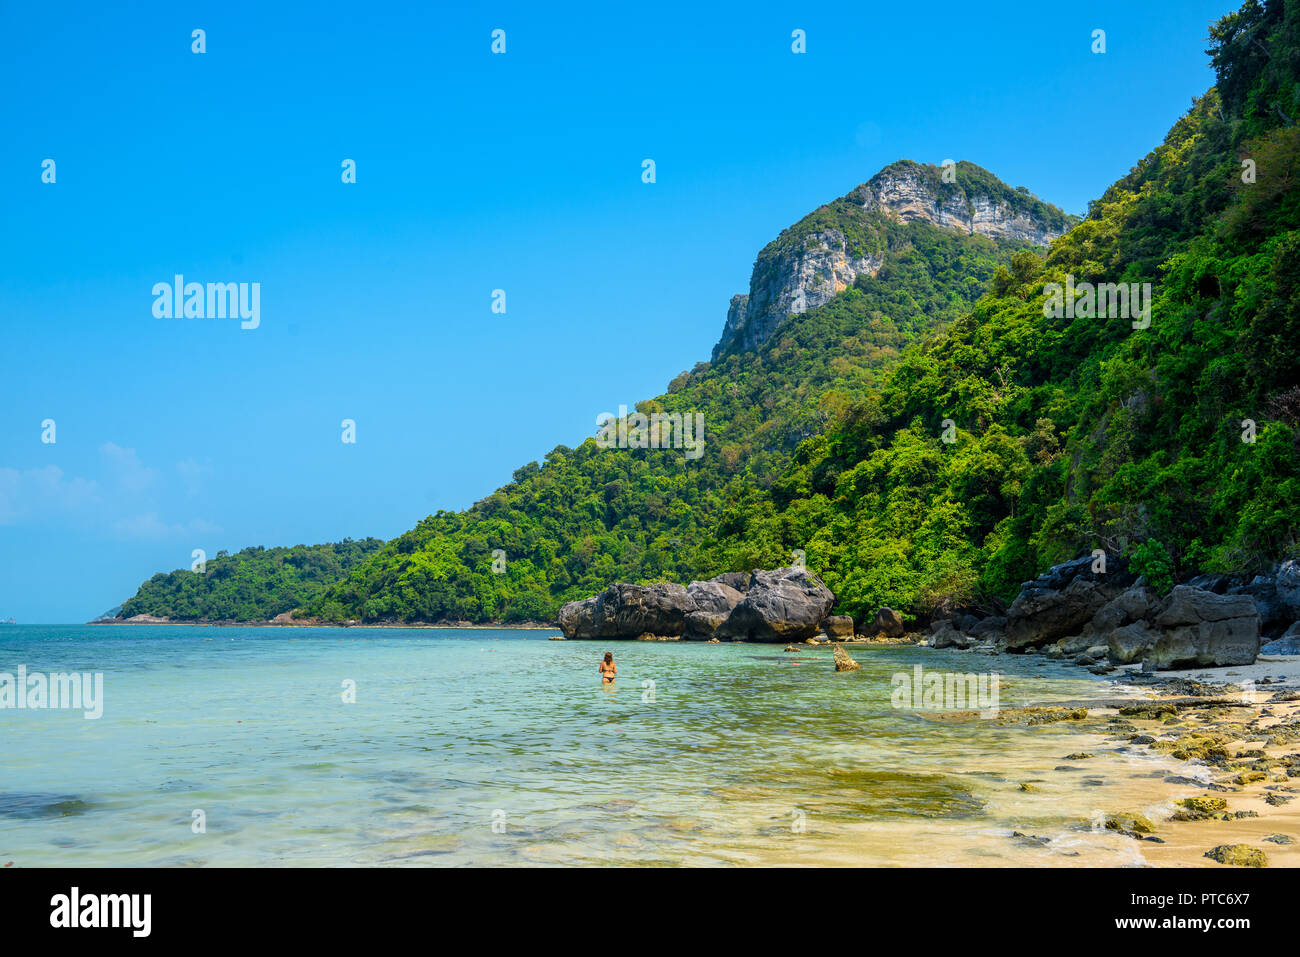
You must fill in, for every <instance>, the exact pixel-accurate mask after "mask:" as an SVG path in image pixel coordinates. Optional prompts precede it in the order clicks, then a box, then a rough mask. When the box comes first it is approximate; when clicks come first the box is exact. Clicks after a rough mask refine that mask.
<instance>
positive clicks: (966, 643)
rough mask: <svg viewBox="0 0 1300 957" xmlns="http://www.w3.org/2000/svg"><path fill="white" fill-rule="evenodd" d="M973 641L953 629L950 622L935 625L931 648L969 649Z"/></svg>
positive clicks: (931, 637)
mask: <svg viewBox="0 0 1300 957" xmlns="http://www.w3.org/2000/svg"><path fill="white" fill-rule="evenodd" d="M970 645H971V641H970V639H969V638H967V637H966V636H965V635H964V634H962V633H961V632H960V631H958V630H957V629H956V628H954V627H953V624H952V622H950V621H940V622H936V623H935V629H934V633H933V634H932V635H931V636H930V647H931V648H961V649H965V648H969V647H970Z"/></svg>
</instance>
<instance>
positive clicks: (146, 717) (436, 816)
mask: <svg viewBox="0 0 1300 957" xmlns="http://www.w3.org/2000/svg"><path fill="white" fill-rule="evenodd" d="M548 634H551V633H550V632H537V631H504V630H503V631H484V630H465V631H459V630H418V629H409V630H407V629H403V630H391V629H390V630H379V629H355V628H354V629H336V628H294V629H285V628H206V627H179V626H177V627H173V626H130V627H128V626H116V627H114V626H108V627H106V626H98V627H91V626H13V625H10V626H0V672H9V673H13V672H16V670H17V667H18V665H20V664H21V665H26V666H27V669H28V671H29V672H36V671H39V672H46V673H51V672H66V671H90V672H96V671H97V672H103V674H104V698H105V702H104V714H103V717H102V718H100V719H98V720H86V719H85V718H83V717H82V715H81V713H80V712H75V711H52V710H47V711H30V710H24V711H16V710H0V866H4V865H5V864H7V863H8V862H10V861H13V862H14V865H15V866H35V865H54V866H59V865H78V866H84V865H90V866H95V865H109V864H114V865H142V864H150V865H168V866H172V865H180V866H202V865H240V866H273V865H290V866H292V865H468V864H616V865H617V864H665V865H668V864H683V863H688V864H775V863H791V864H818V863H821V864H829V863H844V864H920V865H943V864H952V865H999V864H1004V865H1024V864H1049V865H1050V864H1055V865H1061V864H1073V863H1087V864H1094V863H1095V864H1124V863H1140V862H1141V860H1142V858H1141V847H1140V845H1139V844H1138V842H1134V841H1132V840H1130V839H1127V838H1123V837H1120V836H1117V835H1114V834H1108V833H1100V834H1099V833H1094V832H1093V831H1091V830H1089V829H1088V828H1086V827H1080V826H1079V822H1080V821H1081V820H1082V821H1086V820H1087V819H1088V818H1089V817H1090V816H1091V815H1092V814H1093V813H1094V812H1095V811H1096V810H1097V809H1110V810H1114V809H1118V808H1120V807H1129V806H1132V803H1133V802H1134V801H1137V800H1139V799H1140V800H1148V801H1149V800H1150V799H1151V789H1152V783H1151V782H1152V780H1153V779H1154V778H1158V777H1160V772H1161V770H1162V769H1165V768H1172V763H1170V764H1167V765H1166V764H1162V763H1160V762H1164V761H1166V760H1167V759H1164V758H1153V757H1149V756H1145V755H1142V756H1139V755H1129V754H1126V753H1123V752H1118V751H1116V750H1115V744H1114V743H1113V742H1112V743H1109V744H1107V743H1105V742H1104V741H1103V740H1102V739H1101V738H1094V737H1092V736H1088V735H1081V734H1079V733H1075V732H1068V731H1065V730H1061V729H1060V728H1053V727H1051V726H1047V727H1042V728H1035V729H1017V728H999V727H995V726H993V725H991V724H990V723H988V722H975V723H970V724H959V725H947V724H940V723H936V722H934V721H932V720H929V719H927V718H925V717H923V716H921V715H919V714H916V713H914V712H910V711H904V710H896V709H894V708H892V707H890V703H889V699H890V693H891V691H892V690H893V686H892V685H891V681H890V679H891V676H892V675H893V674H895V673H898V672H911V670H912V667H913V666H914V665H916V664H923V665H924V666H925V668H926V669H932V670H944V669H949V670H953V671H959V672H968V671H971V670H974V669H996V670H998V671H999V672H1000V674H1001V676H1002V695H1001V699H1002V700H1001V704H1002V706H1003V707H1009V706H1013V705H1017V704H1024V703H1028V702H1043V701H1050V700H1062V699H1067V698H1075V697H1083V696H1088V695H1096V694H1097V693H1098V692H1101V691H1104V692H1105V693H1113V692H1114V690H1115V689H1114V688H1113V687H1112V686H1109V685H1103V683H1102V682H1100V681H1099V680H1097V679H1095V678H1093V677H1092V676H1090V675H1087V674H1086V673H1083V672H1082V669H1078V668H1072V667H1068V666H1064V665H1058V664H1054V663H1049V662H1045V661H1042V660H1040V659H1036V658H1017V657H1006V656H1003V657H999V658H987V657H981V656H974V655H970V654H966V655H962V654H959V653H956V652H947V651H938V652H936V651H930V650H927V649H918V648H910V647H897V648H868V647H864V646H850V649H851V653H852V654H853V655H854V656H855V657H856V658H857V660H858V661H859V662H860V663H861V664H862V665H863V670H862V671H859V672H851V673H845V674H835V673H834V672H833V671H832V665H831V655H830V651H829V650H828V649H822V648H817V649H812V648H810V649H807V650H803V651H801V652H800V653H799V654H798V655H794V654H786V653H783V652H782V651H781V646H780V645H777V646H764V645H732V644H722V645H709V644H698V643H669V642H663V643H649V642H610V643H608V644H601V643H592V642H575V641H567V642H558V641H547V640H546V635H548ZM606 650H611V651H613V652H614V654H615V659H616V661H617V662H618V665H619V680H618V682H617V684H616V685H615V686H614V687H612V688H610V687H604V686H602V685H601V684H600V682H599V680H598V678H597V675H596V665H597V662H598V660H599V658H600V655H601V654H602V653H603V652H604V651H606ZM347 681H351V682H355V686H356V702H355V703H353V704H349V703H344V701H343V700H342V695H343V690H344V683H345V682H347ZM647 682H653V687H652V688H651V686H650V685H648V684H647ZM1090 746H1091V747H1097V748H1098V753H1097V757H1096V758H1094V759H1092V760H1091V761H1089V762H1088V763H1087V766H1086V767H1084V766H1082V763H1079V762H1076V763H1077V764H1079V765H1080V766H1079V767H1078V768H1077V769H1075V768H1073V767H1071V762H1069V761H1065V760H1063V758H1064V755H1066V754H1068V753H1071V752H1075V751H1078V750H1080V749H1082V748H1084V747H1090ZM1061 766H1066V767H1071V769H1070V770H1057V768H1058V767H1061ZM1023 781H1035V782H1038V783H1037V784H1036V785H1035V787H1037V789H1038V790H1037V791H1036V792H1033V793H1030V792H1025V791H1022V790H1021V788H1020V783H1021V782H1023ZM195 810H201V811H203V813H204V815H205V816H206V827H207V830H206V833H200V834H196V833H194V832H193V829H192V826H191V825H192V821H193V812H194V811H195ZM1012 830H1020V831H1024V832H1029V833H1032V834H1033V835H1035V836H1036V837H1037V838H1040V839H1039V840H1032V841H1030V840H1025V839H1023V838H1013V837H1012V836H1011V832H1012Z"/></svg>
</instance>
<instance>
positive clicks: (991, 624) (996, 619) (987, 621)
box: [966, 615, 1007, 638]
mask: <svg viewBox="0 0 1300 957" xmlns="http://www.w3.org/2000/svg"><path fill="white" fill-rule="evenodd" d="M1006 627H1007V620H1006V619H1005V618H1003V617H1002V616H1001V615H991V616H990V617H988V618H984V619H981V621H980V622H979V624H977V625H976V626H975V627H974V628H972V629H971V630H970V631H968V632H966V634H968V635H970V636H971V637H972V638H990V637H993V636H995V635H1000V634H1002V632H1004V631H1005V630H1006Z"/></svg>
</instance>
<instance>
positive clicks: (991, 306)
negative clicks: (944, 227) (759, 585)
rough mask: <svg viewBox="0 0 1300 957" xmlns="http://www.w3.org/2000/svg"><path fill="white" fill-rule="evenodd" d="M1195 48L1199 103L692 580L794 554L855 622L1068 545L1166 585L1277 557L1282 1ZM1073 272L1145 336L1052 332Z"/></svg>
mask: <svg viewBox="0 0 1300 957" xmlns="http://www.w3.org/2000/svg"><path fill="white" fill-rule="evenodd" d="M1211 39H1212V47H1211V51H1210V52H1211V54H1212V56H1213V62H1214V65H1215V68H1216V70H1217V72H1218V76H1219V84H1218V86H1217V88H1216V89H1212V90H1211V91H1210V92H1209V93H1207V94H1206V95H1205V96H1204V97H1202V98H1201V99H1200V100H1198V101H1197V102H1196V104H1195V105H1194V107H1193V109H1192V110H1191V111H1190V112H1189V113H1188V114H1187V115H1186V116H1185V117H1183V118H1182V119H1180V120H1179V121H1178V123H1176V124H1175V126H1174V127H1173V129H1172V130H1171V131H1170V133H1169V135H1168V137H1167V138H1166V140H1165V142H1164V143H1163V144H1162V145H1161V146H1159V147H1158V148H1157V149H1155V150H1154V151H1153V152H1152V153H1151V154H1150V155H1148V156H1147V157H1145V158H1144V159H1143V160H1142V161H1141V162H1140V163H1139V164H1138V165H1137V166H1136V167H1135V168H1134V169H1133V171H1132V172H1131V173H1130V174H1129V175H1128V176H1126V177H1125V178H1124V179H1122V180H1120V181H1119V182H1118V183H1116V184H1114V185H1113V186H1112V187H1111V188H1110V189H1109V190H1107V191H1106V193H1105V195H1104V196H1102V198H1101V199H1100V200H1098V201H1097V202H1095V203H1093V204H1092V206H1091V208H1090V210H1089V214H1088V217H1087V219H1086V220H1085V221H1084V222H1083V223H1082V224H1080V225H1079V226H1077V227H1075V228H1074V229H1073V230H1072V231H1071V232H1069V233H1068V234H1067V235H1066V236H1064V237H1063V238H1061V239H1059V240H1057V241H1056V242H1055V243H1053V245H1052V247H1051V250H1050V252H1049V254H1048V255H1047V257H1046V259H1045V260H1044V259H1042V258H1040V257H1038V256H1036V255H1034V254H1032V253H1024V254H1020V255H1017V256H1016V257H1015V258H1014V259H1013V261H1012V264H1011V266H1010V268H1008V269H1000V270H999V271H998V275H997V276H996V277H995V279H994V281H993V284H992V288H991V289H990V292H989V294H988V295H987V296H985V297H984V298H982V299H981V300H980V301H979V303H978V304H977V305H976V307H975V308H974V309H973V310H972V311H971V312H970V313H969V314H967V315H964V316H963V317H961V318H960V319H959V320H958V321H957V322H955V323H954V324H953V325H952V326H951V327H950V328H949V329H947V330H946V331H945V332H944V333H942V334H939V335H936V336H932V337H930V338H928V339H927V340H926V341H925V342H924V343H922V344H920V345H918V346H916V347H915V348H912V349H910V350H908V351H907V352H906V353H905V354H904V355H903V357H902V358H901V360H900V362H899V363H898V364H897V365H896V366H894V367H893V368H892V369H891V370H890V372H889V374H888V375H887V376H885V377H883V378H882V380H881V382H880V385H879V387H878V388H875V389H873V390H871V393H870V394H869V395H868V396H867V398H866V399H865V400H864V401H862V402H861V403H858V404H856V405H855V406H854V407H852V408H851V409H848V410H846V411H845V412H844V413H842V414H841V415H840V416H839V417H838V418H837V419H836V421H835V422H834V423H832V424H831V426H830V427H829V428H828V429H827V430H826V431H825V432H824V433H823V434H821V435H818V436H816V437H813V438H811V439H810V440H808V441H807V442H805V443H804V444H803V445H802V446H801V447H800V448H799V450H798V452H797V453H796V456H795V461H794V464H793V465H792V467H791V468H790V469H789V470H787V472H786V473H785V474H783V475H782V476H781V477H780V478H779V479H777V480H776V481H775V482H774V483H773V486H772V489H771V491H770V492H765V491H762V490H752V491H750V492H749V493H748V494H747V495H746V496H744V497H743V498H741V499H740V500H738V501H736V502H734V503H731V504H729V506H728V508H727V509H726V510H725V512H724V515H723V518H722V520H721V521H720V522H719V525H718V527H717V529H716V533H717V534H716V537H715V538H714V539H713V540H712V541H711V542H710V546H709V549H708V554H709V556H710V559H711V563H712V564H722V565H736V566H739V565H743V564H750V563H752V564H757V565H762V564H770V563H771V562H773V561H776V560H778V559H779V558H780V557H781V556H782V555H783V554H784V552H785V551H786V549H787V548H788V547H789V546H790V545H791V544H792V543H800V544H801V545H802V546H803V547H805V548H806V549H807V552H808V561H809V565H810V567H813V568H815V569H818V570H820V571H821V572H822V573H823V575H824V577H825V580H826V583H827V584H828V585H829V586H830V587H831V588H832V590H834V591H835V592H836V594H837V596H838V597H839V602H840V609H841V610H842V611H846V612H849V613H853V614H863V613H869V612H870V611H873V610H874V609H875V607H877V606H878V605H879V604H883V603H889V604H894V605H896V606H897V605H901V606H903V607H907V608H910V609H913V610H916V611H919V612H926V611H928V610H930V609H932V608H934V607H935V606H942V605H945V604H952V603H960V602H962V601H965V600H969V599H971V598H977V597H979V596H989V595H997V596H1001V597H1009V596H1011V595H1012V594H1014V592H1015V590H1016V588H1017V586H1018V584H1019V583H1020V582H1022V581H1023V580H1025V579H1027V578H1029V577H1032V576H1033V575H1034V574H1036V573H1038V572H1039V571H1041V570H1042V569H1044V568H1045V567H1046V566H1048V565H1049V564H1051V563H1053V562H1056V561H1059V560H1062V559H1064V558H1068V557H1071V556H1072V555H1074V554H1077V553H1078V551H1079V550H1081V549H1093V548H1098V547H1100V548H1105V549H1107V550H1108V551H1109V552H1110V553H1111V554H1116V553H1132V554H1133V556H1134V558H1135V561H1136V564H1137V566H1138V568H1139V570H1147V569H1154V568H1156V567H1159V566H1166V565H1170V566H1172V570H1173V572H1174V574H1175V575H1177V574H1179V573H1183V574H1186V573H1188V572H1190V571H1193V570H1206V571H1224V572H1250V571H1254V570H1257V569H1259V568H1261V567H1262V566H1263V565H1265V564H1267V563H1268V562H1270V561H1273V560H1277V559H1279V558H1286V557H1294V556H1295V555H1296V554H1297V552H1298V549H1297V531H1298V530H1300V449H1298V445H1300V439H1298V432H1297V425H1298V424H1300V363H1298V362H1297V357H1298V355H1300V350H1298V344H1300V339H1298V334H1300V190H1298V189H1297V186H1300V182H1298V180H1300V129H1297V127H1296V126H1295V123H1294V119H1293V117H1294V115H1295V114H1297V113H1300V97H1298V94H1300V86H1298V85H1297V77H1298V76H1300V5H1298V4H1295V3H1292V4H1290V5H1289V6H1288V5H1286V4H1283V3H1277V2H1275V3H1270V4H1268V5H1267V6H1264V5H1261V4H1257V3H1254V2H1251V3H1248V4H1247V5H1246V6H1245V7H1243V8H1242V10H1241V11H1240V12H1238V13H1236V14H1233V15H1231V16H1228V17H1226V18H1224V19H1223V20H1222V21H1221V22H1220V23H1219V24H1218V25H1217V26H1216V27H1215V28H1214V29H1213V31H1212V35H1211ZM1067 275H1070V276H1072V277H1073V280H1074V282H1075V283H1085V282H1088V283H1094V284H1096V283H1104V282H1114V283H1119V282H1138V283H1142V282H1149V283H1151V284H1152V286H1153V288H1154V293H1155V297H1154V304H1153V307H1152V310H1151V322H1150V327H1149V328H1147V329H1134V328H1133V324H1132V322H1130V321H1129V320H1128V319H1127V318H1100V317H1096V316H1082V315H1078V316H1076V317H1075V318H1051V317H1049V316H1046V315H1045V314H1044V308H1043V306H1044V302H1045V295H1044V290H1045V287H1046V285H1047V284H1049V283H1065V282H1066V277H1067ZM944 420H951V422H952V423H953V424H954V425H955V426H956V435H955V438H956V441H955V442H952V443H945V442H943V441H941V433H942V432H943V422H944ZM1243 439H1247V441H1243ZM1139 545H1141V548H1139Z"/></svg>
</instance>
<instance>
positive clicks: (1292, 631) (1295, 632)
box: [1259, 621, 1300, 655]
mask: <svg viewBox="0 0 1300 957" xmlns="http://www.w3.org/2000/svg"><path fill="white" fill-rule="evenodd" d="M1259 653H1260V654H1261V655H1300V621H1297V622H1296V623H1295V624H1293V625H1292V626H1291V627H1290V628H1288V629H1287V630H1286V631H1285V632H1284V633H1283V635H1282V637H1280V638H1274V639H1273V640H1272V641H1270V642H1268V643H1267V644H1266V645H1264V646H1263V647H1261V648H1260V649H1259Z"/></svg>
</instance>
